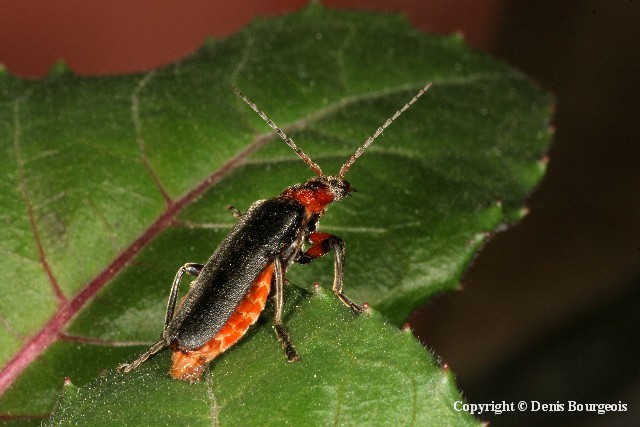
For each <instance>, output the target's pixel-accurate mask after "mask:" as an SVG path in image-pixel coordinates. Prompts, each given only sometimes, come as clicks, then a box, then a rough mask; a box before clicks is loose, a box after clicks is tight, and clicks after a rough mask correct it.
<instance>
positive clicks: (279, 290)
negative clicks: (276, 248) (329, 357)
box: [274, 258, 300, 362]
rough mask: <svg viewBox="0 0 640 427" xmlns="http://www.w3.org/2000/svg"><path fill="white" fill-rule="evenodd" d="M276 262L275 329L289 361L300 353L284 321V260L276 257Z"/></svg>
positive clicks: (296, 358) (298, 357)
mask: <svg viewBox="0 0 640 427" xmlns="http://www.w3.org/2000/svg"><path fill="white" fill-rule="evenodd" d="M274 264H275V269H274V270H275V271H274V274H275V281H276V295H275V297H276V314H275V325H274V327H275V330H276V336H277V337H278V341H280V343H281V344H282V348H283V349H284V353H285V355H286V356H287V360H288V361H289V362H295V361H297V360H300V355H299V354H298V350H296V347H295V346H294V345H293V342H292V341H291V337H289V332H287V330H286V329H285V327H284V324H283V323H282V306H283V302H284V300H283V293H284V271H283V268H282V262H281V261H280V259H279V258H276V259H275V261H274Z"/></svg>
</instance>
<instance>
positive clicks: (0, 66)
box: [0, 62, 7, 77]
mask: <svg viewBox="0 0 640 427" xmlns="http://www.w3.org/2000/svg"><path fill="white" fill-rule="evenodd" d="M6 75H7V67H5V66H4V64H3V63H2V62H0V76H1V77H5V76H6Z"/></svg>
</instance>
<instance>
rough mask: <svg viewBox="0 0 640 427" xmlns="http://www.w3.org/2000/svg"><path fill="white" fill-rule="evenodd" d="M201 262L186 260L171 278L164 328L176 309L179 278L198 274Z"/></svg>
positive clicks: (201, 265)
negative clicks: (171, 283)
mask: <svg viewBox="0 0 640 427" xmlns="http://www.w3.org/2000/svg"><path fill="white" fill-rule="evenodd" d="M202 267H204V265H203V264H198V263H197V262H188V263H186V264H185V265H183V266H182V267H180V270H178V272H177V273H176V277H175V278H174V279H173V285H171V293H170V294H169V301H167V314H166V316H165V317H164V329H167V326H169V323H170V322H171V319H173V312H174V311H175V309H176V302H177V300H178V290H179V289H180V279H182V276H184V275H185V274H188V275H190V276H198V275H199V274H200V271H202Z"/></svg>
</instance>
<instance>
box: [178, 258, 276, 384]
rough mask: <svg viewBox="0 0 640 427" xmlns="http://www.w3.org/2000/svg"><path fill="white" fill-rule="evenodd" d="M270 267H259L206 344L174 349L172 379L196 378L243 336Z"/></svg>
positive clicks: (260, 304)
mask: <svg viewBox="0 0 640 427" xmlns="http://www.w3.org/2000/svg"><path fill="white" fill-rule="evenodd" d="M273 268H274V267H273V264H270V265H268V266H267V267H266V268H265V269H264V270H262V273H260V275H259V276H258V278H257V279H256V281H255V282H253V285H251V288H250V289H249V292H247V294H246V295H245V296H244V298H243V299H242V301H241V302H240V304H238V307H237V308H236V311H234V312H233V314H232V315H231V317H229V320H227V323H226V324H225V325H224V326H223V327H222V329H220V331H219V332H218V333H217V334H216V335H215V336H214V337H213V338H211V339H210V340H209V341H207V343H206V344H204V345H203V346H202V347H200V348H199V349H196V350H180V349H174V350H173V355H172V365H171V371H170V373H171V376H172V377H173V378H175V379H178V380H188V381H198V380H199V379H200V375H202V372H203V371H204V368H205V367H206V365H207V363H209V362H210V361H211V360H213V359H215V358H216V357H217V356H218V355H219V354H221V353H222V352H224V351H225V350H227V349H228V348H229V347H231V346H232V345H233V344H235V343H236V342H238V340H239V339H240V338H242V336H243V335H244V334H245V333H246V332H247V330H248V329H249V327H250V326H251V325H253V324H254V323H255V322H256V320H258V317H259V316H260V313H261V312H262V310H263V309H264V306H265V304H266V302H267V296H268V295H269V289H270V288H271V277H272V276H273Z"/></svg>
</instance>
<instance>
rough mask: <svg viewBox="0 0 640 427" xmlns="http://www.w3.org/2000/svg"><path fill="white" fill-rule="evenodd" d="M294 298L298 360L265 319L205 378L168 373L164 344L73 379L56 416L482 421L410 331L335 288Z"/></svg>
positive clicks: (71, 419)
mask: <svg viewBox="0 0 640 427" xmlns="http://www.w3.org/2000/svg"><path fill="white" fill-rule="evenodd" d="M287 300H288V301H289V302H290V304H289V310H287V317H288V321H287V324H288V326H289V329H290V332H291V335H292V338H293V339H295V342H296V344H297V346H298V350H299V351H300V353H301V354H302V359H301V360H300V361H299V362H297V363H287V362H286V361H285V358H284V355H283V352H282V348H280V345H279V343H278V341H277V340H276V338H275V334H274V333H273V331H272V330H271V328H269V327H261V328H259V329H258V330H256V331H255V333H254V334H252V336H251V337H250V339H249V340H248V341H245V342H243V343H242V344H239V345H238V346H237V347H236V348H235V349H234V351H231V352H228V353H226V354H225V355H224V356H223V357H221V358H220V359H219V360H218V361H217V362H216V363H215V364H214V365H212V368H211V371H210V372H209V373H208V374H207V375H206V378H205V379H204V380H203V381H201V382H200V383H197V384H193V385H191V384H188V383H185V382H181V381H174V380H171V379H169V378H168V377H167V366H168V364H169V363H170V360H169V357H168V352H165V353H164V354H163V355H162V356H159V357H156V358H155V359H153V360H152V361H151V362H149V363H147V364H146V365H143V367H141V368H140V369H139V370H138V371H134V372H133V373H131V374H129V375H127V374H114V373H113V372H108V373H106V374H105V375H104V376H103V377H102V378H101V379H100V380H98V381H96V382H94V383H92V384H90V385H88V386H85V387H81V388H76V387H66V388H65V392H64V394H63V396H62V400H61V402H60V404H59V406H58V408H57V410H56V412H55V414H54V417H53V419H52V420H51V422H50V423H49V425H61V424H64V425H67V424H76V423H78V424H85V425H127V424H131V423H132V420H135V424H139V425H165V424H167V425H211V424H214V425H216V423H219V424H220V425H265V426H266V425H282V424H283V423H287V422H292V421H293V420H295V424H296V425H389V424H398V425H477V424H478V423H477V421H476V420H475V419H474V418H473V417H472V416H471V415H469V414H467V413H464V412H454V411H452V410H451V408H453V405H454V402H455V401H456V400H460V396H459V394H458V392H457V390H456V389H455V386H454V384H453V381H452V375H451V374H450V373H449V372H448V371H446V370H442V369H440V368H439V367H438V366H437V365H436V364H435V363H434V361H433V360H432V358H431V357H430V355H429V354H428V353H427V352H426V351H425V350H424V348H422V346H421V345H420V344H419V343H418V342H417V341H416V340H415V339H414V338H413V336H412V335H411V332H409V331H407V332H403V331H399V330H398V329H397V328H395V327H393V326H391V325H389V324H386V323H385V322H384V321H383V320H382V318H381V316H380V315H379V314H376V313H372V314H364V315H361V316H356V315H354V314H353V313H352V312H351V311H350V310H349V309H347V308H346V307H344V306H343V305H342V304H341V303H339V302H338V301H337V300H336V299H335V297H333V295H332V294H331V293H330V292H322V291H321V292H320V293H318V294H316V295H314V296H313V297H309V295H308V294H307V293H306V292H300V290H299V288H298V289H297V290H295V289H294V290H293V292H288V294H287ZM269 314H271V313H269ZM96 402H99V404H96ZM212 420H213V421H212Z"/></svg>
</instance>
